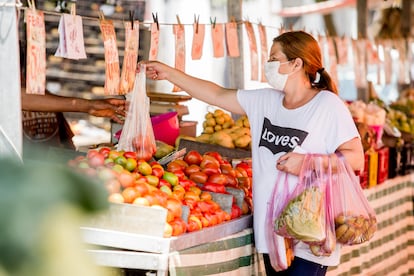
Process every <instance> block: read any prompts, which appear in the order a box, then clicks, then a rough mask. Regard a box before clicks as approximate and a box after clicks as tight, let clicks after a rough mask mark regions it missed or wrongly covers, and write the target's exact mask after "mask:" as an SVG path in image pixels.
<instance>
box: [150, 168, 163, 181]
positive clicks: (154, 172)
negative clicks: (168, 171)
mask: <svg viewBox="0 0 414 276" xmlns="http://www.w3.org/2000/svg"><path fill="white" fill-rule="evenodd" d="M163 174H164V169H163V167H161V166H160V167H158V166H153V167H152V175H154V176H156V177H158V178H162V176H163Z"/></svg>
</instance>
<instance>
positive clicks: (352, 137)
mask: <svg viewBox="0 0 414 276" xmlns="http://www.w3.org/2000/svg"><path fill="white" fill-rule="evenodd" d="M143 63H145V64H146V74H147V77H148V78H151V79H153V80H168V81H170V82H172V83H174V84H175V85H177V86H179V87H181V88H182V89H183V90H184V91H187V92H188V93H189V94H190V95H191V96H193V97H194V98H197V99H199V100H202V101H204V102H206V103H209V104H211V105H215V106H218V107H220V108H223V109H226V110H228V111H230V112H232V113H236V114H247V115H248V118H249V122H250V127H251V135H252V160H253V183H254V188H253V204H254V214H253V215H254V235H255V246H256V248H257V250H258V252H259V253H263V256H264V260H265V267H266V272H267V274H268V275H301V276H302V275H325V273H326V270H327V267H328V266H336V265H338V264H339V261H340V246H339V245H338V246H337V247H336V249H335V251H334V252H333V253H332V254H331V255H330V256H329V257H316V256H315V255H313V254H312V253H311V251H310V249H309V246H308V245H306V244H305V243H302V242H299V241H295V245H294V254H295V258H294V260H293V262H292V264H291V265H290V266H289V268H288V269H287V270H284V271H280V272H276V271H275V270H274V269H273V268H272V266H271V264H270V260H269V255H268V253H269V249H268V246H267V244H266V235H265V216H266V209H267V202H268V201H269V196H270V194H271V191H272V189H273V186H274V185H275V183H276V180H277V177H278V174H281V173H288V174H289V178H288V179H289V188H290V190H291V191H292V190H293V188H294V186H295V184H296V183H297V177H298V175H299V172H300V168H301V165H302V163H303V160H304V156H305V155H304V153H319V154H324V159H325V160H326V161H327V160H328V158H329V156H330V155H332V154H334V153H335V152H336V151H339V152H341V153H342V154H343V156H344V157H345V158H346V160H347V161H348V162H349V163H350V164H351V166H352V168H353V169H354V170H355V171H358V170H362V169H363V167H364V153H363V148H362V144H361V140H360V137H359V134H358V130H357V128H356V126H355V123H354V121H353V119H352V117H351V115H350V112H349V110H348V109H347V107H346V105H345V104H344V102H343V101H342V100H341V99H340V98H339V97H338V95H337V88H336V86H335V84H334V83H333V82H332V80H331V78H330V76H329V74H328V72H326V70H324V68H323V67H322V55H321V50H320V48H319V45H318V42H317V41H316V40H315V39H314V38H313V37H312V36H311V35H310V34H308V33H306V32H303V31H291V32H285V33H283V34H281V35H280V36H278V37H276V38H275V39H274V40H273V45H272V47H271V50H270V55H269V61H268V62H267V63H266V65H265V68H264V69H265V74H266V77H267V80H268V83H269V85H270V86H271V87H272V88H263V89H256V90H243V89H239V90H236V89H227V88H224V87H221V86H219V85H217V84H215V83H212V82H209V81H206V80H202V79H198V78H195V77H192V76H190V75H187V74H185V73H183V72H181V71H179V70H176V69H174V68H172V67H170V66H167V65H165V64H162V63H160V62H157V61H145V62H143ZM270 137H273V138H276V139H271V138H270ZM281 141H283V142H281ZM326 163H327V162H326Z"/></svg>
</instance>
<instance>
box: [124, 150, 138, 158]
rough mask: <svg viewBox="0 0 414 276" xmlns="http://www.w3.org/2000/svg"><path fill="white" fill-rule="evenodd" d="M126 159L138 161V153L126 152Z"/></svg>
mask: <svg viewBox="0 0 414 276" xmlns="http://www.w3.org/2000/svg"><path fill="white" fill-rule="evenodd" d="M124 156H125V158H133V159H137V153H136V152H135V151H126V152H124Z"/></svg>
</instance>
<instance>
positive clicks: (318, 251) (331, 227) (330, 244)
mask: <svg viewBox="0 0 414 276" xmlns="http://www.w3.org/2000/svg"><path fill="white" fill-rule="evenodd" d="M325 178H326V189H325V209H326V212H325V214H324V216H325V236H326V237H325V240H323V241H321V242H310V243H308V244H309V248H310V250H311V252H312V253H313V255H315V256H330V255H331V254H332V252H333V251H334V250H335V247H336V236H335V218H334V213H333V206H332V202H333V200H334V197H333V196H334V195H333V194H332V164H331V161H330V160H329V163H328V169H327V172H326V176H325Z"/></svg>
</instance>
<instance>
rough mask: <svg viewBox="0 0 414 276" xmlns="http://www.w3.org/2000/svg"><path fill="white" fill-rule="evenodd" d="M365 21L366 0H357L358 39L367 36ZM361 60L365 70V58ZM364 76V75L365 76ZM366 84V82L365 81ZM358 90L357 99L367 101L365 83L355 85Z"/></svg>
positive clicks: (366, 15)
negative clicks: (363, 84) (359, 85)
mask: <svg viewBox="0 0 414 276" xmlns="http://www.w3.org/2000/svg"><path fill="white" fill-rule="evenodd" d="M367 21H368V3H367V0H357V24H358V26H357V27H358V39H366V38H367ZM360 62H363V63H364V64H363V65H364V66H365V72H367V70H368V66H367V59H366V56H365V60H363V61H360ZM365 78H366V76H365ZM367 84H368V82H367ZM357 91H358V95H357V97H358V100H362V101H364V102H368V100H369V95H368V89H367V85H365V86H364V87H357Z"/></svg>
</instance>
